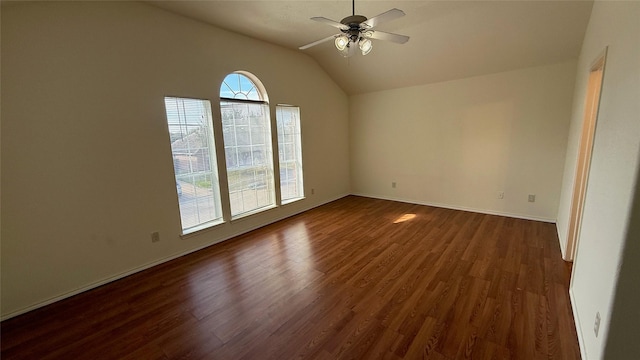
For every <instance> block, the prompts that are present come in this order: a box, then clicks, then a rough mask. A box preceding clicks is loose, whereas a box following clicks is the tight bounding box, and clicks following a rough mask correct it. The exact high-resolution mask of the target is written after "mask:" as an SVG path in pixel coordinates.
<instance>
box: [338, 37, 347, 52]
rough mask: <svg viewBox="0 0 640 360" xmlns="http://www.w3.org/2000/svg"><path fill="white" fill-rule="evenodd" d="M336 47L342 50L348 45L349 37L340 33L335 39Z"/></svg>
mask: <svg viewBox="0 0 640 360" xmlns="http://www.w3.org/2000/svg"><path fill="white" fill-rule="evenodd" d="M335 44H336V49H338V51H340V52H343V51H345V49H346V48H347V47H348V46H349V38H348V37H347V36H346V35H340V36H338V37H336V40H335Z"/></svg>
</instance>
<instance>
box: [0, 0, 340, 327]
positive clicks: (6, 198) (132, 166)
mask: <svg viewBox="0 0 640 360" xmlns="http://www.w3.org/2000/svg"><path fill="white" fill-rule="evenodd" d="M235 70H246V71H249V72H252V73H253V74H255V75H256V76H258V78H259V79H260V80H261V81H262V82H263V84H264V85H265V86H266V89H267V91H268V95H269V99H270V101H271V104H272V105H275V104H277V103H287V104H295V105H299V106H300V107H301V113H302V131H303V134H302V137H303V139H302V141H303V156H304V166H305V168H304V171H305V173H304V178H305V182H306V190H307V192H306V193H307V198H306V199H305V200H303V201H300V202H297V203H294V204H290V205H286V206H282V207H280V208H277V209H274V210H270V211H268V212H266V213H263V214H260V215H255V216H252V217H249V218H245V219H242V220H238V221H234V222H233V223H226V224H224V225H221V226H218V227H216V228H214V229H213V230H211V231H208V232H204V233H201V234H198V235H195V236H191V237H188V238H186V239H181V238H180V237H179V233H180V222H179V212H178V204H177V197H176V193H175V180H174V178H173V166H172V159H171V149H170V146H169V135H168V131H167V125H166V118H165V114H164V102H163V98H164V96H166V95H174V96H184V97H195V98H204V99H210V100H211V103H212V107H213V115H214V121H216V120H218V121H219V108H218V104H217V100H216V99H217V97H218V91H219V87H220V83H221V81H222V79H223V78H224V76H225V75H226V74H227V73H229V72H232V71H235ZM1 76H2V90H3V91H2V95H3V96H2V199H1V201H2V203H1V206H2V233H1V236H2V248H1V249H2V251H1V255H2V259H1V260H2V298H1V303H2V316H3V317H7V316H12V315H15V314H17V313H19V312H22V311H25V310H27V309H30V308H32V307H34V306H38V305H42V304H45V303H47V302H49V301H52V300H55V299H58V298H60V297H63V296H67V295H69V294H72V293H74V292H77V291H79V290H83V289H87V288H88V287H91V286H95V285H96V284H100V283H102V282H105V281H108V280H112V279H115V278H117V277H118V276H121V275H122V274H126V273H129V272H131V271H135V270H138V269H141V268H144V267H146V266H149V265H151V264H154V263H158V262H161V261H163V260H165V259H168V258H171V257H174V256H177V255H179V254H183V253H187V252H190V251H193V250H196V249H198V248H201V247H204V246H207V245H210V244H213V243H216V242H219V241H221V240H224V239H227V238H229V237H231V236H233V235H235V234H239V233H242V232H245V231H247V230H250V229H253V228H255V227H258V226H260V225H264V224H266V223H269V222H272V221H275V220H277V219H280V218H283V217H286V216H289V215H292V214H295V213H297V212H300V211H303V210H305V209H308V208H311V207H314V206H317V205H319V204H322V203H324V202H328V201H330V200H333V199H336V198H339V197H341V196H344V195H346V194H348V193H349V163H348V159H349V156H348V150H349V149H348V99H347V97H346V95H345V93H344V92H343V91H342V90H341V89H340V88H338V87H337V85H336V84H335V83H334V82H333V81H332V80H331V79H330V78H329V77H328V76H327V75H326V73H325V72H324V71H323V70H322V69H321V68H320V67H319V66H318V65H317V64H316V63H315V62H314V61H313V60H312V59H311V58H310V57H308V56H306V55H304V54H301V53H299V52H296V51H291V50H287V49H284V48H280V47H277V46H274V45H270V44H266V43H264V42H260V41H257V40H252V39H249V38H246V37H243V36H239V35H236V34H233V33H229V32H226V31H222V30H219V29H217V28H214V27H211V26H208V25H205V24H202V23H199V22H196V21H193V20H190V19H187V18H183V17H179V16H176V15H173V14H171V13H168V12H166V11H164V10H160V9H157V8H155V7H152V6H149V5H145V4H140V3H131V2H109V3H107V2H69V3H61V2H48V3H20V4H6V3H4V2H3V7H2V73H1ZM221 144H222V142H221V140H219V141H218V145H221ZM327 144H331V146H326V145H327ZM219 159H220V160H219V163H222V162H223V160H222V159H224V158H223V157H220V158H219ZM311 188H314V189H315V195H311V192H310V189H311ZM153 231H159V232H160V238H161V240H160V242H159V243H151V239H150V233H151V232H153Z"/></svg>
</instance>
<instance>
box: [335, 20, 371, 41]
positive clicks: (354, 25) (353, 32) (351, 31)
mask: <svg viewBox="0 0 640 360" xmlns="http://www.w3.org/2000/svg"><path fill="white" fill-rule="evenodd" d="M365 21H367V17H366V16H362V15H351V16H347V17H346V18H344V19H342V20H341V21H340V22H341V23H342V24H344V25H347V26H348V27H349V28H348V29H345V30H342V32H343V33H345V34H346V35H347V36H348V37H349V39H351V41H353V42H356V41H357V40H358V38H359V37H360V31H361V29H360V24H361V23H363V22H365Z"/></svg>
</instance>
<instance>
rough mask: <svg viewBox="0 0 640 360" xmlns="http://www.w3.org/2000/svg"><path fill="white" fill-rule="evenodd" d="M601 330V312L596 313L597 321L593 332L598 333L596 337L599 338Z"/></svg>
mask: <svg viewBox="0 0 640 360" xmlns="http://www.w3.org/2000/svg"><path fill="white" fill-rule="evenodd" d="M599 330H600V312H599V311H598V312H597V313H596V321H595V323H594V324H593V332H594V333H596V337H598V331H599Z"/></svg>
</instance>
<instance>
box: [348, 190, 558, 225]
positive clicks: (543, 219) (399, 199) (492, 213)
mask: <svg viewBox="0 0 640 360" xmlns="http://www.w3.org/2000/svg"><path fill="white" fill-rule="evenodd" d="M352 195H356V196H364V197H369V198H374V199H381V200H390V201H398V202H403V203H409V204H416V205H426V206H433V207H439V208H444V209H451V210H461V211H470V212H475V213H480V214H488V215H499V216H505V217H510V218H516V219H523V220H533V221H542V222H547V223H553V224H555V223H556V219H550V218H542V217H537V216H531V215H524V214H513V213H506V212H500V211H494V210H487V209H476V208H469V207H464V206H456V205H449V204H440V203H432V202H425V201H417V200H413V199H402V198H394V197H388V196H380V195H372V194H365V193H355V194H352Z"/></svg>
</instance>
